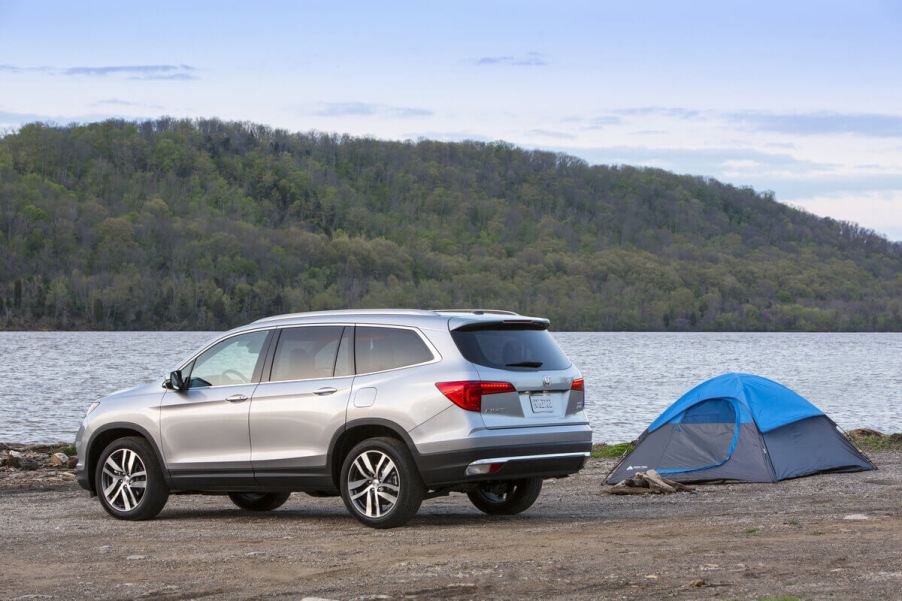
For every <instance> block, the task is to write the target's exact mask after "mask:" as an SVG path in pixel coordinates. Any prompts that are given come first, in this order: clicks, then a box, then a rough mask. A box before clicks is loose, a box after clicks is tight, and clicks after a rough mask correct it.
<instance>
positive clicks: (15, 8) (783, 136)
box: [0, 0, 902, 240]
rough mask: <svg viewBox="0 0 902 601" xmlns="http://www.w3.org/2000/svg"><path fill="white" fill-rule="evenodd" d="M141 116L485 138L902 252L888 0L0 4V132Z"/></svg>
mask: <svg viewBox="0 0 902 601" xmlns="http://www.w3.org/2000/svg"><path fill="white" fill-rule="evenodd" d="M160 115H171V116H176V117H219V118H222V119H227V120H242V121H253V122H257V123H264V124H267V125H271V126H274V127H281V128H286V129H289V130H293V131H309V130H318V131H326V132H339V133H349V134H353V135H367V136H375V137H378V138H384V139H413V140H416V139H419V138H433V139H442V140H452V141H453V140H463V139H473V140H505V141H508V142H512V143H514V144H517V145H520V146H524V147H527V148H541V149H549V150H553V151H557V152H565V153H568V154H573V155H576V156H579V157H581V158H583V159H585V160H587V161H589V162H590V163H593V164H611V163H617V164H630V165H646V166H652V167H661V168H664V169H668V170H671V171H675V172H678V173H690V174H695V175H704V176H709V177H714V178H717V179H719V180H721V181H725V182H729V183H733V184H736V185H742V186H752V187H754V188H755V189H757V190H761V191H765V190H769V191H772V192H774V193H775V195H776V198H777V200H779V201H781V202H785V203H788V204H790V205H793V206H797V207H801V208H804V209H806V210H808V211H810V212H812V213H815V214H818V215H828V216H831V217H834V218H837V219H843V220H849V221H855V222H858V223H860V224H861V225H863V226H865V227H868V228H872V229H874V230H877V231H878V232H881V233H883V234H885V235H887V236H888V237H889V238H890V239H893V240H902V2H887V1H880V2H869V1H856V2H851V1H850V2H842V3H836V2H831V1H828V0H820V1H818V2H792V3H787V2H785V1H781V2H772V1H770V0H756V1H754V2H751V1H749V2H742V3H740V2H723V0H720V1H716V2H707V1H693V2H673V1H672V0H671V1H661V2H656V1H648V2H622V1H621V2H606V1H601V0H595V1H592V2H564V1H557V2H550V1H549V2H528V1H523V2H490V1H488V0H481V1H477V2H469V1H457V0H455V1H454V2H437V1H435V2H423V1H420V2H391V1H385V2H372V1H369V2H340V1H338V0H332V1H323V2H320V1H307V2H266V1H263V0H257V1H254V2H250V1H248V2H243V3H237V2H224V1H221V2H203V1H195V2H184V1H180V2H166V1H155V2H152V3H151V2H147V3H132V2H121V1H120V2H91V1H89V0H83V1H80V2H63V1H59V2H44V1H40V0H28V1H19V2H17V1H9V0H0V129H2V130H4V131H13V130H14V129H15V128H16V127H18V126H20V125H21V124H23V123H27V122H30V121H35V120H41V121H51V122H55V123H60V124H65V123H69V122H73V121H76V122H87V121H96V120H100V119H105V118H109V117H125V118H135V119H138V118H147V117H155V116H160Z"/></svg>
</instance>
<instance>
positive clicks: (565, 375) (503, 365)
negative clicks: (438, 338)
mask: <svg viewBox="0 0 902 601" xmlns="http://www.w3.org/2000/svg"><path fill="white" fill-rule="evenodd" d="M547 328H548V322H546V321H524V320H498V321H495V322H481V323H479V324H469V325H467V326H464V327H461V328H458V329H456V330H452V332H451V335H452V337H453V338H454V341H455V343H456V344H457V347H458V349H460V351H461V353H462V354H463V356H464V358H466V359H467V360H468V361H470V362H471V363H473V364H474V365H475V367H476V370H477V372H478V373H479V378H480V380H482V381H498V382H510V383H511V384H513V386H514V389H515V392H501V393H496V394H484V395H483V396H482V417H483V421H484V422H485V425H486V427H488V428H531V427H536V426H558V425H573V424H584V423H586V417H585V414H584V413H583V411H582V410H583V405H584V402H585V398H584V394H585V393H584V391H583V390H582V389H578V390H574V389H573V381H574V380H575V379H579V378H580V377H581V376H580V374H579V370H578V369H576V368H575V367H574V366H573V365H572V364H571V363H570V360H569V359H568V358H567V357H566V356H565V355H564V353H563V351H561V349H560V347H558V345H557V342H555V340H554V338H553V337H552V336H551V334H550V333H549V332H548V330H547Z"/></svg>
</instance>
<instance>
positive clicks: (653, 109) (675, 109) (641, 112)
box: [611, 106, 702, 119]
mask: <svg viewBox="0 0 902 601" xmlns="http://www.w3.org/2000/svg"><path fill="white" fill-rule="evenodd" d="M611 112H612V113H615V114H617V115H624V116H630V117H633V116H637V117H646V116H648V115H660V116H662V117H671V118H674V119H698V118H700V117H701V116H702V111H699V110H696V109H687V108H683V107H679V106H640V107H632V108H622V109H615V110H613V111H611Z"/></svg>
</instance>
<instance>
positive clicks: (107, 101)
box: [91, 98, 163, 109]
mask: <svg viewBox="0 0 902 601" xmlns="http://www.w3.org/2000/svg"><path fill="white" fill-rule="evenodd" d="M91 106H134V107H141V108H148V109H162V108H163V106H162V105H159V104H145V103H143V102H132V101H130V100H122V99H121V98H103V99H101V100H98V101H97V102H94V103H92V104H91Z"/></svg>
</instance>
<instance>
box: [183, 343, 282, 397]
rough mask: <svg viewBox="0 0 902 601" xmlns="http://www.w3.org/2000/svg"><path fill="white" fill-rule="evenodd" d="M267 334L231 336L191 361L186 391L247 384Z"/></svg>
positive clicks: (251, 376) (252, 375)
mask: <svg viewBox="0 0 902 601" xmlns="http://www.w3.org/2000/svg"><path fill="white" fill-rule="evenodd" d="M268 335H269V332H268V331H265V330H264V331H260V332H250V333H248V334H241V335H239V336H232V337H231V338H227V339H225V340H223V341H222V342H220V343H218V344H215V345H213V346H212V347H210V348H209V349H207V350H206V351H204V352H203V353H201V355H200V356H199V357H198V358H197V359H196V360H195V361H194V367H193V369H192V370H191V379H190V380H189V384H188V387H189V388H201V387H204V386H233V385H237V384H249V383H250V382H251V379H252V378H253V377H254V370H255V369H256V367H257V361H259V360H260V352H261V351H262V350H263V343H264V342H266V337H267V336H268Z"/></svg>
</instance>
